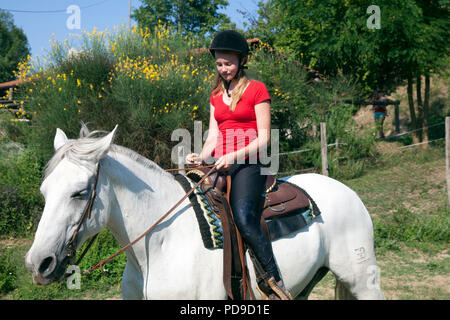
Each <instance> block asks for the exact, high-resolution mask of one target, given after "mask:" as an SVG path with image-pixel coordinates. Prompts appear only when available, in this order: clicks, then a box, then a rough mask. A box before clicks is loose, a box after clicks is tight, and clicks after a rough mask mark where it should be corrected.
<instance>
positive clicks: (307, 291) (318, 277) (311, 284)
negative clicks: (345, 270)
mask: <svg viewBox="0 0 450 320" xmlns="http://www.w3.org/2000/svg"><path fill="white" fill-rule="evenodd" d="M328 271H329V270H328V268H327V267H322V268H320V269H319V270H317V272H316V274H315V275H314V277H313V278H312V279H311V281H310V282H309V283H308V285H307V286H306V287H305V288H304V289H303V291H302V292H300V294H299V295H298V296H296V297H295V299H296V300H306V299H308V297H309V294H310V293H311V291H312V290H313V289H314V287H315V286H316V284H318V283H319V282H320V280H322V278H323V277H325V275H326V274H327V273H328Z"/></svg>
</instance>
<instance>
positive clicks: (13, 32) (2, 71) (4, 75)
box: [0, 9, 30, 82]
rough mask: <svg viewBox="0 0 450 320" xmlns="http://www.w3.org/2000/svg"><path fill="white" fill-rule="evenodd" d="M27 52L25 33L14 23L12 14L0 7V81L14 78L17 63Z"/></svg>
mask: <svg viewBox="0 0 450 320" xmlns="http://www.w3.org/2000/svg"><path fill="white" fill-rule="evenodd" d="M29 53H30V49H29V46H28V40H27V37H26V35H25V34H24V32H23V31H22V29H20V28H18V27H16V26H15V25H14V20H13V17H12V15H11V14H10V13H9V12H6V11H4V10H1V9H0V82H6V81H11V80H13V79H14V71H15V70H17V65H18V63H19V62H20V61H21V60H24V59H25V58H26V57H27V56H28V55H29Z"/></svg>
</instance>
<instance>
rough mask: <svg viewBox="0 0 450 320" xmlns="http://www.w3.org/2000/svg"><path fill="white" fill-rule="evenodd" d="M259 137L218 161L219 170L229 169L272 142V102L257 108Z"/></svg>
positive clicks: (262, 103) (261, 104)
mask: <svg viewBox="0 0 450 320" xmlns="http://www.w3.org/2000/svg"><path fill="white" fill-rule="evenodd" d="M255 114H256V125H257V129H258V137H257V138H256V139H255V140H253V141H252V142H250V143H249V144H248V145H247V146H246V147H245V148H242V149H239V150H237V151H235V152H231V153H228V154H226V155H224V156H222V157H221V158H220V159H219V160H217V162H216V165H217V169H221V168H223V169H228V168H229V167H230V166H231V165H232V164H233V163H235V162H236V161H237V160H239V159H243V158H245V157H247V156H251V155H254V154H256V153H257V152H258V151H259V150H262V149H264V148H266V147H267V145H268V144H269V141H270V102H269V101H263V102H261V103H259V104H257V105H256V106H255Z"/></svg>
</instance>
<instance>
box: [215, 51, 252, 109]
mask: <svg viewBox="0 0 450 320" xmlns="http://www.w3.org/2000/svg"><path fill="white" fill-rule="evenodd" d="M245 59H246V58H244V60H243V61H245ZM241 64H242V62H241ZM238 74H239V76H238V83H237V85H236V87H234V89H233V92H232V93H231V104H230V110H231V111H234V110H235V109H236V105H237V104H238V102H239V100H241V98H242V95H243V94H244V91H245V89H246V88H247V85H248V84H249V82H250V79H249V78H248V77H247V74H246V73H245V71H244V70H243V69H239V70H238ZM220 93H222V94H223V93H225V80H224V79H223V78H222V77H221V76H220V74H217V75H216V78H215V82H214V89H213V91H212V95H213V97H215V96H216V94H220Z"/></svg>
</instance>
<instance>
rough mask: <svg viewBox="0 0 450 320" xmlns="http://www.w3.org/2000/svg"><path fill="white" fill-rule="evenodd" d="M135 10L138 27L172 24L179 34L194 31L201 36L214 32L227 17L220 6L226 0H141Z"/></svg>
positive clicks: (226, 2) (227, 20)
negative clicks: (221, 11) (141, 3)
mask: <svg viewBox="0 0 450 320" xmlns="http://www.w3.org/2000/svg"><path fill="white" fill-rule="evenodd" d="M142 2H143V5H142V6H141V7H139V8H138V9H136V10H134V13H133V17H134V18H135V19H136V21H137V22H138V24H139V26H140V27H141V28H145V27H148V28H149V29H153V28H154V27H156V26H158V25H159V24H161V23H163V24H172V25H173V26H175V27H176V28H177V31H178V32H179V33H182V34H186V33H193V32H195V33H196V34H198V35H200V36H201V37H202V36H204V35H205V34H206V33H209V34H211V33H213V32H214V31H215V30H216V28H217V27H218V26H220V25H226V24H229V23H230V19H229V18H228V16H227V15H225V14H224V13H220V12H219V10H220V9H224V8H225V7H226V6H227V5H228V1H226V0H202V1H193V0H189V1H185V0H184V1H183V0H144V1H142Z"/></svg>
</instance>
